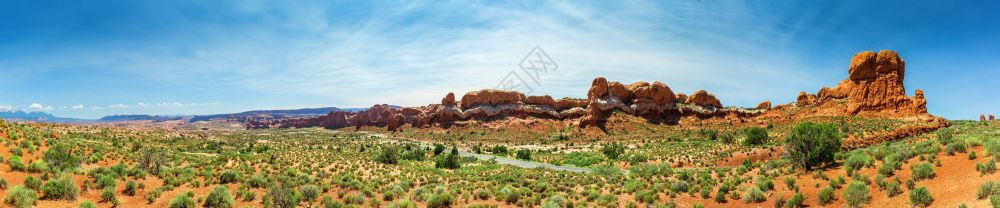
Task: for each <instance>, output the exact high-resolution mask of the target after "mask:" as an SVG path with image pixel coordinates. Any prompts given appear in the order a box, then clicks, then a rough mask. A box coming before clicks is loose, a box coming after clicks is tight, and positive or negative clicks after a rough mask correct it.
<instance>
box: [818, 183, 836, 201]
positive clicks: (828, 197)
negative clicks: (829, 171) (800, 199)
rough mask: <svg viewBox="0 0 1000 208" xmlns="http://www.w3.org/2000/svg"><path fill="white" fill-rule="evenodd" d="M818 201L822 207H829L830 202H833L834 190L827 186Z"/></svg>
mask: <svg viewBox="0 0 1000 208" xmlns="http://www.w3.org/2000/svg"><path fill="white" fill-rule="evenodd" d="M818 200H819V205H820V206H823V205H827V204H829V203H830V202H833V188H832V187H829V186H827V187H823V189H820V190H819V196H818Z"/></svg>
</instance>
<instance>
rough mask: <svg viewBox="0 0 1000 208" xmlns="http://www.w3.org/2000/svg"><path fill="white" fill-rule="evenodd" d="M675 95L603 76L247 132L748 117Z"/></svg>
mask: <svg viewBox="0 0 1000 208" xmlns="http://www.w3.org/2000/svg"><path fill="white" fill-rule="evenodd" d="M679 100H681V99H678V98H677V97H676V96H675V94H674V92H673V91H672V90H670V87H668V86H667V85H666V84H663V83H661V82H653V83H648V82H641V81H640V82H635V83H632V84H629V85H625V84H622V83H619V82H609V81H607V80H606V79H605V78H603V77H597V78H595V79H594V80H593V82H592V84H591V87H590V90H588V91H587V99H572V98H561V99H558V100H556V99H553V98H552V97H551V96H547V95H546V96H526V95H524V94H521V93H519V92H515V91H504V90H492V89H484V90H478V91H472V92H468V93H466V94H465V95H463V96H462V98H461V101H457V100H456V98H455V94H454V93H448V94H447V95H445V97H444V98H442V99H441V104H431V105H427V106H422V107H412V108H393V107H391V106H389V105H385V104H381V105H375V106H372V107H371V108H369V109H368V110H365V111H361V112H357V113H350V112H342V111H336V112H330V113H329V114H327V115H326V116H322V117H317V118H300V119H284V120H266V119H262V120H250V121H247V122H246V123H247V128H270V127H279V128H288V127H310V126H322V127H325V128H330V129H338V128H343V127H349V126H354V127H356V128H360V127H362V126H379V127H387V128H388V129H389V130H396V129H398V128H399V127H402V126H404V125H407V124H409V125H411V126H412V127H425V126H430V125H438V126H445V127H447V126H449V125H450V124H452V123H453V122H456V121H467V120H477V121H492V120H497V119H502V118H507V117H517V118H528V117H532V118H539V119H558V120H566V119H573V120H574V121H576V122H578V123H579V125H580V126H582V127H586V126H602V125H604V124H603V123H604V121H606V119H607V117H608V116H610V114H611V113H612V112H614V111H620V112H623V113H626V114H629V115H633V116H639V117H643V118H646V119H648V120H649V121H651V122H655V123H676V122H677V120H678V119H679V118H680V117H681V116H698V117H702V118H708V117H726V116H727V115H729V116H733V115H737V117H746V116H747V115H750V114H753V112H738V113H733V112H727V111H728V110H725V109H722V103H721V102H720V101H719V99H718V98H716V97H715V95H712V94H710V93H708V92H706V91H704V90H699V91H697V92H695V93H693V94H692V95H691V96H690V97H686V100H683V101H685V103H687V104H689V105H690V106H686V107H685V108H678V106H677V103H678V102H679Z"/></svg>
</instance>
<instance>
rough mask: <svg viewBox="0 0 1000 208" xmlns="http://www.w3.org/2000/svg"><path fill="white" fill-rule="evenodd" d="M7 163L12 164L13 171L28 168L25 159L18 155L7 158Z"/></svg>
mask: <svg viewBox="0 0 1000 208" xmlns="http://www.w3.org/2000/svg"><path fill="white" fill-rule="evenodd" d="M7 164H8V165H10V170H11V171H25V170H26V169H27V167H25V166H24V161H22V160H21V157H20V156H17V155H13V156H10V158H7Z"/></svg>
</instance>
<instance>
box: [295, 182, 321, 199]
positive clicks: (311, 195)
mask: <svg viewBox="0 0 1000 208" xmlns="http://www.w3.org/2000/svg"><path fill="white" fill-rule="evenodd" d="M299 192H300V193H302V200H305V201H313V200H316V198H317V197H319V195H320V192H322V191H321V190H319V187H318V186H316V185H305V186H301V187H299Z"/></svg>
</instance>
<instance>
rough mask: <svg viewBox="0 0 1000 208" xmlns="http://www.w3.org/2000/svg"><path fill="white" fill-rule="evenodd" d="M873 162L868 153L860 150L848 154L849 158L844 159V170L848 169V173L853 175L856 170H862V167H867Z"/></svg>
mask: <svg viewBox="0 0 1000 208" xmlns="http://www.w3.org/2000/svg"><path fill="white" fill-rule="evenodd" d="M871 163H872V161H871V159H870V158H868V155H865V154H864V153H860V152H854V153H851V154H848V155H847V159H845V160H844V170H846V171H847V173H848V175H853V173H854V171H857V170H861V168H863V167H866V166H868V165H870V164H871Z"/></svg>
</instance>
